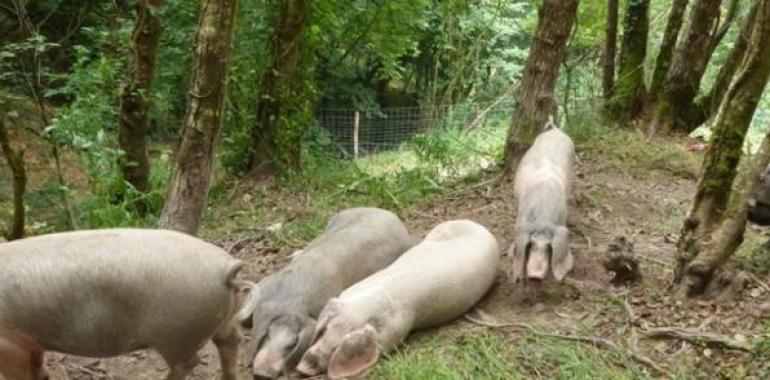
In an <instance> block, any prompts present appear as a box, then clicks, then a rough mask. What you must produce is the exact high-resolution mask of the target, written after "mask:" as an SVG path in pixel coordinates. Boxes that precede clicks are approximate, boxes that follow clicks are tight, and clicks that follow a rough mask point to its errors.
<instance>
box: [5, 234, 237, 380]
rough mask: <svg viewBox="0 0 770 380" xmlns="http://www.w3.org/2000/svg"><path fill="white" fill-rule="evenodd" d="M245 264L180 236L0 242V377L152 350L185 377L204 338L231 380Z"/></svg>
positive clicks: (35, 378) (26, 379)
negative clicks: (54, 358)
mask: <svg viewBox="0 0 770 380" xmlns="http://www.w3.org/2000/svg"><path fill="white" fill-rule="evenodd" d="M241 266H242V263H241V262H240V261H238V260H236V259H234V258H232V257H231V256H230V255H228V254H227V252H225V251H224V250H222V249H221V248H219V247H216V246H214V245H212V244H209V243H206V242H204V241H203V240H200V239H198V238H195V237H192V236H189V235H185V234H182V233H179V232H173V231H167V230H146V229H104V230H85V231H77V232H65V233H56V234H50V235H44V236H38V237H32V238H28V239H22V240H17V241H13V242H10V243H3V244H0V373H2V374H3V375H4V376H5V377H6V378H8V380H39V379H46V378H47V375H46V371H45V369H44V368H43V363H44V360H43V355H44V353H45V351H58V352H63V353H67V354H73V355H80V356H90V357H111V356H117V355H120V354H123V353H127V352H130V351H134V350H138V349H144V348H152V349H155V350H156V351H157V352H158V353H160V355H161V356H162V357H163V359H165V361H166V363H167V364H168V366H169V368H170V371H169V373H168V377H167V379H174V380H176V379H184V378H185V377H186V376H187V375H188V374H189V373H190V371H191V370H192V369H193V367H195V365H196V364H197V363H198V355H197V352H198V350H199V349H200V348H201V346H202V345H203V344H204V343H205V342H206V341H207V340H209V339H212V340H213V341H214V343H215V344H216V346H217V349H218V351H219V356H220V360H221V364H222V374H223V378H224V379H227V380H233V379H236V378H237V377H236V367H237V359H238V343H239V342H238V341H239V334H238V330H237V324H236V323H235V320H234V318H233V317H234V315H235V313H236V312H237V308H238V306H239V303H240V301H241V297H243V296H244V294H243V293H240V290H241V286H244V287H247V286H248V284H247V283H245V282H244V283H241V282H239V281H236V280H235V276H236V274H237V273H238V272H239V271H240V269H241ZM0 378H2V376H0Z"/></svg>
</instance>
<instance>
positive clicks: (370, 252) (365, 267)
mask: <svg viewBox="0 0 770 380" xmlns="http://www.w3.org/2000/svg"><path fill="white" fill-rule="evenodd" d="M411 246H412V240H411V238H410V237H409V233H408V232H407V230H406V227H404V224H403V223H402V222H401V220H400V219H399V218H398V216H396V215H395V214H393V213H391V212H389V211H385V210H382V209H377V208H353V209H348V210H344V211H342V212H340V213H338V214H336V215H335V216H334V217H332V219H331V220H330V221H329V224H328V225H327V227H326V230H325V231H324V233H323V234H322V235H321V236H319V237H317V238H316V239H315V240H313V241H312V242H310V244H309V245H308V246H307V247H306V248H305V249H304V250H302V251H300V252H297V253H295V254H294V258H293V260H292V261H291V263H289V264H288V265H287V266H286V267H285V268H283V269H282V270H280V271H279V272H277V273H274V274H272V275H270V276H268V277H266V278H264V279H263V280H262V281H260V282H259V284H257V286H256V289H254V290H253V292H252V293H251V295H250V296H249V301H248V302H247V303H248V305H247V306H244V308H243V309H242V313H241V314H239V316H238V319H240V320H247V319H248V318H249V316H250V315H251V314H252V312H253V315H252V318H251V321H252V326H251V342H250V343H249V352H248V355H249V356H248V357H249V358H250V359H251V360H252V373H253V375H254V378H255V379H271V378H275V377H277V376H279V375H280V374H281V373H283V372H285V371H288V370H293V369H294V366H296V364H297V362H298V361H299V359H300V357H301V356H302V354H303V353H304V352H305V350H306V349H307V347H308V346H309V344H310V338H312V335H313V331H314V329H315V326H316V320H315V318H316V317H317V316H318V313H319V312H320V311H321V309H322V308H323V307H324V305H325V304H326V302H327V301H328V300H329V299H330V298H332V297H334V296H336V295H338V294H339V293H340V292H342V291H343V290H344V289H345V288H347V287H348V286H350V285H352V284H354V283H356V282H358V281H360V280H361V279H363V278H365V277H367V276H369V275H371V274H372V273H374V272H376V271H378V270H380V269H382V268H385V267H386V266H388V265H389V264H390V263H392V262H393V261H394V260H396V259H397V258H398V257H399V256H401V254H402V253H404V252H405V251H406V250H407V249H409V247H411Z"/></svg>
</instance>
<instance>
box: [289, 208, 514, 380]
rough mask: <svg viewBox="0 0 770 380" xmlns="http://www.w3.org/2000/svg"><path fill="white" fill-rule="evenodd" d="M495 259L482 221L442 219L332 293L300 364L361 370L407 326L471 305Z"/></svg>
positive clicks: (303, 368)
mask: <svg viewBox="0 0 770 380" xmlns="http://www.w3.org/2000/svg"><path fill="white" fill-rule="evenodd" d="M499 260H500V252H499V249H498V245H497V240H496V239H495V237H494V236H493V235H492V234H491V233H490V232H489V231H488V230H487V229H486V228H484V227H483V226H481V225H480V224H477V223H475V222H472V221H469V220H456V221H448V222H444V223H441V224H439V225H438V226H436V227H435V228H434V229H433V230H432V231H431V232H430V233H429V234H428V235H427V236H426V237H425V240H423V241H422V242H421V243H419V244H418V245H416V246H414V247H413V248H412V249H410V250H409V251H407V252H406V253H404V255H403V256H401V257H400V258H399V259H398V260H396V262H394V263H393V264H391V265H390V266H389V267H387V268H386V269H384V270H382V271H380V272H377V273H375V274H374V275H372V276H371V277H368V278H366V279H364V280H363V281H361V282H359V283H357V284H355V285H353V286H352V287H350V288H349V289H346V290H345V291H344V292H342V294H340V295H339V297H337V298H333V299H331V300H330V301H329V303H328V304H327V305H326V307H324V309H323V311H322V312H321V314H320V316H319V317H318V325H317V326H316V329H315V333H314V338H313V345H312V346H311V347H310V348H309V349H308V351H307V352H306V353H305V354H304V356H303V357H302V360H301V361H300V364H299V365H298V366H297V370H298V371H299V372H300V373H302V374H305V375H309V376H315V375H319V374H321V373H324V372H327V375H328V376H329V378H331V379H338V378H347V377H356V376H360V375H362V374H363V373H365V371H366V370H367V369H368V368H370V367H371V366H372V365H374V364H375V363H376V361H377V360H378V358H379V356H380V354H381V352H382V353H387V352H388V351H390V350H392V349H393V348H395V347H397V346H398V345H399V344H400V343H401V342H402V341H403V340H404V338H405V337H406V336H407V335H408V334H409V332H410V331H412V330H415V329H425V328H429V327H433V326H437V325H440V324H443V323H446V322H449V321H451V320H453V319H455V318H457V317H459V316H461V315H462V314H463V313H465V312H466V311H468V310H469V309H470V308H471V307H473V306H474V305H475V304H476V303H477V302H478V301H479V300H480V299H481V298H482V297H483V296H484V294H486V293H487V291H488V290H489V288H490V287H491V286H492V284H493V282H494V281H495V277H496V275H497V268H498V263H499Z"/></svg>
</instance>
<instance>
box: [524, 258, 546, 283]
mask: <svg viewBox="0 0 770 380" xmlns="http://www.w3.org/2000/svg"><path fill="white" fill-rule="evenodd" d="M547 274H548V258H547V257H545V255H542V254H541V255H534V256H532V257H530V258H529V260H528V261H527V279H528V280H540V281H542V280H545V277H546V275H547Z"/></svg>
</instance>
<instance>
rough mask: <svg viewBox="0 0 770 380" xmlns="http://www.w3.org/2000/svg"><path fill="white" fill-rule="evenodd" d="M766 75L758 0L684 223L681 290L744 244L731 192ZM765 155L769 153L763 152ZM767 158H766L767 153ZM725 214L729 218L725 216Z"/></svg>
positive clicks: (763, 15) (700, 287) (767, 54)
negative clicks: (742, 56)
mask: <svg viewBox="0 0 770 380" xmlns="http://www.w3.org/2000/svg"><path fill="white" fill-rule="evenodd" d="M768 78H770V0H760V5H759V8H758V11H757V14H756V18H755V22H754V24H753V28H752V32H751V38H750V40H749V46H748V51H747V53H746V59H745V61H744V63H743V65H742V67H741V73H740V75H739V76H738V78H737V79H736V80H735V82H733V84H732V85H731V86H730V89H729V90H728V92H727V94H726V95H725V100H724V101H723V102H722V105H721V107H720V110H719V112H718V113H717V120H716V122H715V126H714V133H713V136H712V137H711V144H710V147H709V150H708V151H707V152H706V156H705V158H704V162H703V173H702V176H701V179H700V181H699V183H698V190H697V192H696V194H695V198H694V200H693V204H692V207H691V209H690V211H689V214H688V216H687V218H686V219H685V222H684V225H683V227H682V233H681V236H680V239H679V244H678V247H677V250H678V265H677V269H676V271H675V277H674V283H676V284H680V285H681V288H680V289H683V290H680V291H681V292H682V294H688V295H693V294H699V293H702V292H703V291H704V290H705V288H706V287H707V286H708V285H709V283H710V282H711V279H712V276H713V274H714V272H715V270H716V269H718V268H719V266H720V265H721V264H722V263H723V262H724V258H726V257H729V255H730V254H732V252H733V251H734V250H735V248H736V247H737V245H738V244H739V243H740V240H739V238H740V236H738V235H739V234H738V233H737V231H739V230H740V231H742V229H743V225H745V221H746V220H745V219H746V215H745V212H746V210H745V208H746V205H745V202H743V200H742V199H740V197H743V196H744V194H742V193H741V192H739V193H738V195H733V198H734V199H733V201H732V202H731V199H730V193H731V189H732V188H733V182H734V180H735V176H736V168H737V167H738V163H739V161H740V158H741V155H742V153H743V150H742V147H743V142H744V139H745V137H746V132H747V131H748V128H749V125H750V123H751V119H752V117H753V116H754V111H755V110H756V108H757V104H758V103H759V99H760V97H761V95H762V91H763V90H764V88H765V86H766V84H767V81H768ZM765 143H767V142H765ZM766 145H767V144H763V149H765V150H768V149H767V146H766ZM762 154H764V155H765V156H766V155H767V154H768V153H767V152H765V151H763V153H762ZM763 160H765V161H766V157H763ZM765 163H766V162H765ZM754 171H755V172H756V173H750V176H754V177H758V176H759V175H758V173H759V169H757V168H755V169H754ZM749 180H750V181H756V179H753V178H749ZM743 191H744V192H745V190H743ZM736 197H737V198H738V200H740V202H739V201H738V200H735V199H736ZM728 205H729V206H730V207H728ZM725 214H726V215H727V218H724V215H725ZM736 236H738V237H736ZM736 240H737V241H736Z"/></svg>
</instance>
